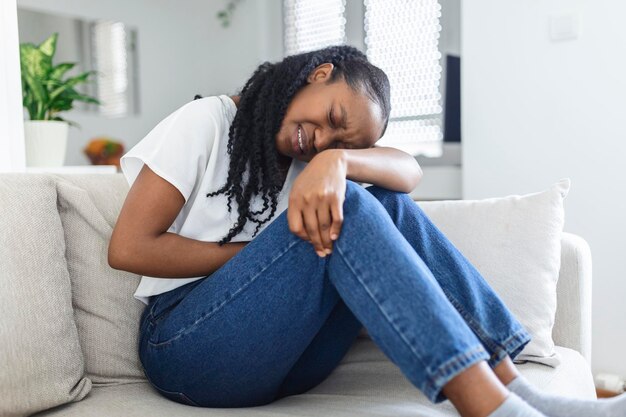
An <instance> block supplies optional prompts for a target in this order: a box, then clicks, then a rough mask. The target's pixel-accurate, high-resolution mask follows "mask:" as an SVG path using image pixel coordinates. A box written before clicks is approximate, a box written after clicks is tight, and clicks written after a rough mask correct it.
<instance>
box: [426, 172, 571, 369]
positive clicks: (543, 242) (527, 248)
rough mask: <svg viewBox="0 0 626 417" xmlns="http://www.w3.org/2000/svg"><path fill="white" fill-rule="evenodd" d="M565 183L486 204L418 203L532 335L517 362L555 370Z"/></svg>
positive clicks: (459, 201) (566, 192)
mask: <svg viewBox="0 0 626 417" xmlns="http://www.w3.org/2000/svg"><path fill="white" fill-rule="evenodd" d="M570 185H571V182H570V179H569V178H563V179H561V180H559V181H558V182H556V183H554V184H553V185H552V186H551V187H550V188H548V189H546V190H544V191H540V192H535V193H531V194H525V195H509V196H506V197H499V198H486V199H482V200H448V201H418V202H416V203H417V204H419V206H420V207H421V208H422V209H423V210H424V212H425V213H426V215H427V216H428V217H429V218H430V219H431V220H432V221H433V223H435V225H436V226H437V227H438V228H439V229H440V230H441V231H442V232H443V234H444V235H446V237H447V238H448V239H449V240H450V241H451V242H452V243H453V244H454V245H455V246H456V247H457V249H459V251H460V252H461V253H463V255H464V256H465V257H466V258H467V259H468V260H469V261H470V262H471V263H472V265H474V266H475V267H476V269H477V270H478V271H479V272H480V273H481V274H482V276H483V277H484V278H485V280H486V281H487V282H488V283H489V285H490V286H491V287H492V288H493V289H494V291H495V292H496V293H497V294H498V295H499V296H500V298H501V299H502V300H503V301H504V303H505V304H506V306H507V307H508V308H509V310H511V312H512V313H513V315H514V316H515V317H516V318H517V319H518V320H519V321H520V323H521V324H522V325H523V326H524V327H525V328H526V330H527V331H528V332H529V333H530V334H531V336H532V341H531V342H530V343H528V344H527V345H526V347H525V348H524V350H523V351H522V352H521V353H520V354H519V355H518V356H517V358H516V362H519V361H524V360H528V361H533V362H539V363H544V364H546V365H551V366H556V365H558V364H559V362H560V360H559V357H558V354H557V353H556V351H555V349H554V341H553V339H552V328H553V326H554V319H555V315H556V297H557V294H556V285H557V280H558V278H559V269H560V265H561V233H562V232H563V225H564V209H563V207H564V204H563V201H564V199H565V197H566V196H567V194H568V192H569V189H570Z"/></svg>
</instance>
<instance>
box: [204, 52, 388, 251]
mask: <svg viewBox="0 0 626 417" xmlns="http://www.w3.org/2000/svg"><path fill="white" fill-rule="evenodd" d="M327 62H330V63H332V64H333V65H334V68H333V71H332V74H331V78H330V79H329V81H328V83H333V82H335V81H337V80H338V79H340V77H341V78H342V79H344V80H345V81H346V83H347V84H348V85H349V86H350V87H351V88H352V89H354V90H355V91H359V92H363V93H365V94H367V96H368V97H369V98H370V99H371V100H372V101H374V102H375V103H377V104H378V105H379V106H380V108H381V110H382V115H383V120H384V121H385V122H384V123H385V124H384V127H383V133H384V131H385V130H386V128H387V124H388V121H389V112H390V110H391V104H390V98H389V91H390V88H389V79H388V78H387V75H386V74H385V73H384V72H383V71H382V70H381V69H380V68H378V67H376V66H374V65H373V64H371V63H370V62H369V61H368V60H367V57H366V56H365V54H364V53H362V52H361V51H359V50H358V49H356V48H354V47H352V46H348V45H337V46H329V47H326V48H323V49H318V50H315V51H311V52H305V53H301V54H296V55H290V56H288V57H286V58H284V59H283V60H282V61H280V62H276V63H270V62H264V63H263V64H261V65H259V67H258V68H257V69H256V70H255V71H254V73H253V74H252V76H251V77H250V79H248V81H247V82H246V84H245V85H244V87H243V89H242V90H241V91H240V93H239V95H240V100H239V106H238V109H237V112H236V114H235V118H234V120H233V122H232V124H231V126H230V130H229V132H228V136H229V140H228V148H227V150H228V154H229V155H230V165H229V169H228V178H227V180H226V183H225V184H224V185H223V186H222V187H221V188H220V189H219V190H217V191H213V192H210V193H207V195H206V196H207V197H212V196H216V195H219V194H222V193H224V194H226V195H227V196H228V211H229V212H230V211H232V207H231V201H232V199H233V198H234V199H235V201H236V203H237V211H238V213H239V217H238V219H237V223H236V224H235V225H234V226H233V227H232V228H231V229H230V231H229V232H228V234H227V235H226V236H225V237H223V238H222V239H221V240H220V241H219V242H218V243H219V245H220V246H221V245H223V244H225V243H227V242H229V241H230V240H231V239H232V238H233V237H234V236H235V235H237V234H238V233H240V232H241V231H242V230H243V228H244V225H245V224H246V222H247V221H248V220H250V221H252V222H254V223H257V227H256V229H255V231H254V234H253V236H252V237H253V238H254V237H255V236H256V234H257V233H258V231H259V229H260V228H261V226H262V225H263V224H264V223H266V222H268V221H270V220H271V219H272V217H273V216H274V213H275V212H276V206H277V205H278V201H277V200H278V195H279V193H280V191H281V190H282V188H283V185H284V178H283V176H282V175H281V171H280V165H279V154H278V152H277V150H276V142H275V141H276V134H277V133H278V131H279V130H280V126H281V123H282V120H283V118H284V117H285V112H286V110H287V107H288V105H289V103H290V102H291V100H292V98H293V97H294V95H295V94H296V93H297V92H298V90H299V89H300V88H302V87H304V86H305V85H306V84H307V77H308V76H309V74H310V73H311V72H312V71H313V70H314V69H315V68H316V67H317V66H319V65H321V64H323V63H327ZM198 98H202V96H201V95H196V96H195V97H194V100H195V99H198ZM246 174H247V175H246ZM253 195H260V196H261V198H262V199H263V208H262V209H261V210H259V211H250V200H251V197H252V196H253ZM268 208H269V209H270V212H269V214H268V215H267V216H266V217H265V218H264V219H261V218H260V216H261V215H262V214H263V213H264V212H265V211H267V209H268ZM255 216H257V217H255Z"/></svg>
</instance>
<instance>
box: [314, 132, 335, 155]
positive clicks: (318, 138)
mask: <svg viewBox="0 0 626 417" xmlns="http://www.w3.org/2000/svg"><path fill="white" fill-rule="evenodd" d="M334 143H335V139H334V137H333V135H332V132H330V131H328V130H325V129H317V130H315V136H314V138H313V146H314V148H315V150H316V152H318V153H319V152H322V151H323V150H325V149H328V148H331V147H333V144H334Z"/></svg>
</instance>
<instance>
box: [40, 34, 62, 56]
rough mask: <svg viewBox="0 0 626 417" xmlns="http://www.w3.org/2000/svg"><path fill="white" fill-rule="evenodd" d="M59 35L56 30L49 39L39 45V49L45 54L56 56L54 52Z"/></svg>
mask: <svg viewBox="0 0 626 417" xmlns="http://www.w3.org/2000/svg"><path fill="white" fill-rule="evenodd" d="M58 37H59V33H58V32H55V33H53V34H52V35H50V37H49V38H48V39H46V40H45V41H43V42H42V43H41V45H39V50H40V51H41V52H43V53H44V54H46V55H48V56H49V57H50V58H52V57H53V56H54V53H55V51H56V49H57V38H58Z"/></svg>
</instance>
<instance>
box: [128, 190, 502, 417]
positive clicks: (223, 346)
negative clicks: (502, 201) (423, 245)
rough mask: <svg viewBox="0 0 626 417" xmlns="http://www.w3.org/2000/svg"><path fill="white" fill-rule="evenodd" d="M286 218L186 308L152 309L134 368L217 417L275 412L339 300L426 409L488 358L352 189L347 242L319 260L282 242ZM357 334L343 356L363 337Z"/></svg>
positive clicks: (375, 208) (380, 211) (192, 294)
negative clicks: (244, 410)
mask: <svg viewBox="0 0 626 417" xmlns="http://www.w3.org/2000/svg"><path fill="white" fill-rule="evenodd" d="M285 214H286V213H285V212H283V213H281V214H280V215H279V216H278V217H277V218H276V219H275V220H274V221H273V222H272V223H271V224H270V225H269V226H268V227H267V228H266V229H265V230H264V231H263V232H261V233H260V234H259V236H258V237H257V238H256V239H255V240H253V241H252V242H250V243H249V244H248V245H247V246H246V247H245V248H244V249H242V250H241V251H240V252H239V253H238V254H237V255H236V256H235V257H233V258H232V259H231V260H230V261H229V262H227V263H226V264H225V265H223V266H222V267H221V268H220V269H218V270H217V271H215V272H214V273H213V274H212V275H210V276H209V277H208V279H204V280H200V281H197V284H196V282H194V283H191V284H189V285H190V286H191V285H193V287H192V288H190V289H189V290H181V292H183V293H184V292H185V291H188V292H187V293H186V294H184V297H182V298H181V299H178V298H177V297H176V295H177V294H175V295H174V299H173V301H172V300H169V301H172V303H171V304H170V303H168V302H164V303H162V304H160V303H159V301H160V300H161V298H157V299H156V302H155V303H154V305H152V304H151V307H149V311H148V312H147V313H146V314H145V320H144V322H143V324H142V331H141V343H140V357H141V360H142V363H143V365H144V368H145V371H146V375H147V376H148V377H149V378H150V380H151V382H152V383H153V384H156V386H158V387H159V388H160V390H161V392H162V393H164V395H169V396H170V398H173V399H175V400H178V401H180V402H188V403H191V404H197V405H202V406H212V407H241V406H252V405H260V404H265V403H268V402H271V401H272V400H273V399H274V398H276V397H277V395H278V394H279V393H280V388H281V386H282V383H283V381H284V380H285V378H286V377H287V375H288V374H289V371H290V370H291V369H292V368H293V366H294V364H295V363H296V362H297V361H298V359H299V358H300V357H301V355H302V353H303V352H305V350H306V348H307V347H308V346H309V345H310V344H311V342H312V341H313V339H314V338H315V337H316V335H317V334H318V332H319V330H320V329H321V328H322V327H323V325H324V324H325V323H326V321H327V319H328V318H329V317H330V315H331V313H332V311H333V309H334V308H335V307H336V306H337V304H338V302H339V299H342V300H343V301H344V302H345V304H346V306H347V307H348V308H349V309H350V310H351V311H352V312H353V313H354V316H355V317H356V318H357V319H358V321H359V322H360V323H363V324H364V325H365V326H366V327H367V329H368V332H369V334H370V336H371V338H372V339H373V340H374V341H375V342H376V343H377V344H378V346H379V347H381V349H382V350H383V352H384V353H385V354H386V355H387V356H388V357H389V358H390V359H391V360H392V362H394V363H395V364H396V365H398V366H399V367H400V369H401V371H402V372H403V374H404V375H405V376H407V378H408V379H409V380H410V381H411V382H412V383H413V385H415V386H416V387H417V388H419V389H420V390H421V391H422V392H424V393H425V395H426V396H427V397H428V398H429V399H431V401H434V402H440V401H442V400H444V399H445V396H444V395H443V393H442V392H441V391H442V389H443V387H444V386H446V385H448V384H449V383H450V381H451V380H452V379H455V377H462V374H463V373H464V372H466V371H468V369H469V368H473V369H475V368H476V367H475V366H474V365H477V364H479V363H480V362H481V361H484V360H486V359H488V358H489V356H488V354H487V353H486V352H485V349H484V347H483V345H482V344H481V343H480V341H479V340H478V338H477V337H476V336H475V335H474V333H473V332H472V331H471V330H470V328H469V327H468V326H467V324H466V323H465V321H464V319H463V317H461V315H460V314H459V313H458V311H457V310H456V309H455V308H454V306H453V305H452V304H450V302H449V301H448V299H447V298H446V296H445V294H444V292H443V291H442V289H441V287H440V286H439V285H438V283H437V281H436V280H435V278H434V277H433V274H432V273H431V271H430V270H429V269H428V268H427V266H426V265H425V264H424V262H423V261H422V260H421V258H420V257H419V256H418V255H417V253H416V252H415V251H414V250H413V248H412V247H411V245H410V244H409V243H408V242H407V240H406V239H404V237H403V236H402V234H401V233H400V232H399V230H398V229H397V228H396V227H395V226H394V224H393V222H392V220H391V218H390V217H389V215H388V213H387V212H386V210H385V208H384V207H383V206H382V205H381V204H380V202H379V201H378V200H376V199H375V198H374V197H373V196H372V195H371V194H370V193H368V192H367V191H365V190H364V189H363V188H362V187H360V186H359V185H357V184H355V183H354V182H352V181H347V190H346V199H345V203H344V223H343V227H342V231H341V233H340V236H339V239H338V240H337V241H335V247H334V252H333V254H332V255H330V256H327V257H326V258H319V257H318V256H317V255H316V254H315V251H314V250H313V247H312V246H311V244H310V243H308V242H306V241H303V240H302V239H300V238H299V237H297V236H295V235H293V234H292V233H291V232H290V231H289V228H288V224H287V219H286V215H285ZM194 284H195V285H194ZM181 288H185V287H181ZM177 290H178V289H177ZM174 291H176V290H174ZM167 294H168V293H166V294H164V295H167ZM164 300H165V301H168V300H167V299H164ZM352 324H354V328H353V329H352V330H354V331H353V332H352V333H350V334H348V337H347V338H346V339H347V340H348V342H346V341H345V340H342V341H341V344H343V345H344V346H345V345H346V344H347V343H349V342H351V341H352V340H353V339H354V337H355V336H356V333H358V328H359V327H360V326H359V325H358V324H356V322H354V321H353V322H352ZM337 333H338V334H339V335H341V333H340V332H337ZM476 375H477V378H484V377H485V375H487V376H488V374H485V372H482V373H481V372H479V373H478V374H476ZM481 375H482V376H481ZM487 385H488V386H489V387H491V388H493V387H494V384H493V383H491V384H487ZM494 392H497V389H495V391H494ZM493 398H495V397H492V399H493ZM502 399H503V398H502V396H500V397H499V398H496V399H495V401H498V402H501V401H502ZM455 405H456V406H457V408H459V404H457V403H455ZM495 405H497V402H496V403H495ZM490 406H491V407H492V409H493V408H495V407H494V406H493V404H492V405H490Z"/></svg>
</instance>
